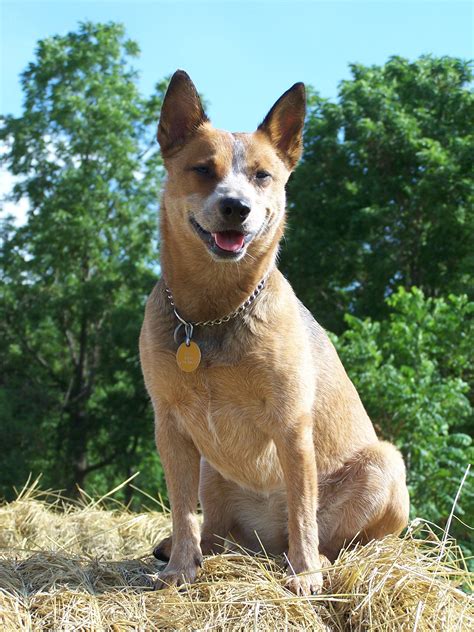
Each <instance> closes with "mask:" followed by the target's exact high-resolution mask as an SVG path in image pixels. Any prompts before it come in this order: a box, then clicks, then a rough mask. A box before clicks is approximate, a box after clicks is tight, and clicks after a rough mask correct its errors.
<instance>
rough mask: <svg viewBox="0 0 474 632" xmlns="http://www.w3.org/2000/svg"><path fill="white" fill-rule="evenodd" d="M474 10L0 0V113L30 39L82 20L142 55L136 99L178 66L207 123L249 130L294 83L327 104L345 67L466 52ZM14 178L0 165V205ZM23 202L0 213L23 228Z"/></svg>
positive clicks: (470, 53) (14, 98) (13, 107)
mask: <svg viewBox="0 0 474 632" xmlns="http://www.w3.org/2000/svg"><path fill="white" fill-rule="evenodd" d="M473 14H474V4H473V3H472V2H457V1H456V0H398V1H397V2H393V1H390V0H372V1H366V2H359V1H358V0H349V1H348V0H346V1H340V0H332V1H331V2H328V1H325V2H324V1H319V0H294V1H293V2H289V1H285V0H260V1H244V0H241V1H239V2H235V1H228V0H214V1H208V2H200V1H199V0H194V1H193V2H189V1H185V0H174V1H172V0H139V1H136V2H130V0H122V1H117V0H102V1H101V2H94V1H91V0H82V2H74V1H69V0H53V1H49V2H46V1H42V0H30V1H29V2H24V1H22V0H0V114H14V115H15V116H19V115H21V110H22V93H21V89H20V84H19V75H20V73H21V72H22V71H23V70H24V69H25V67H26V66H27V64H28V63H29V62H30V61H32V60H33V59H34V54H35V47H36V43H37V41H38V40H40V39H43V38H46V37H50V36H52V35H55V34H66V33H67V32H69V31H73V30H75V29H76V28H77V24H78V22H80V21H85V20H92V21H102V22H107V21H118V22H122V23H123V24H124V25H125V27H126V30H127V33H128V35H129V37H131V38H132V39H134V40H136V41H137V42H138V44H139V46H140V48H141V51H142V52H141V56H140V58H139V59H138V60H134V65H135V67H136V68H137V69H138V70H139V72H140V88H141V90H142V91H143V94H145V95H146V94H149V93H151V92H152V90H153V86H154V85H155V83H157V82H158V81H159V80H161V79H162V78H163V77H165V76H168V75H171V74H172V73H173V72H174V71H175V70H176V69H177V68H183V69H184V70H186V71H187V72H188V73H189V74H190V75H191V77H192V79H193V81H194V83H195V84H196V86H197V88H198V90H199V91H200V92H201V94H203V95H204V97H205V99H206V101H207V103H208V107H207V113H208V115H209V116H210V118H211V120H212V122H213V124H214V125H215V126H216V127H219V128H224V129H229V130H232V131H252V130H254V129H255V128H256V127H257V125H258V124H259V123H260V122H261V121H262V120H263V118H264V116H265V114H266V113H267V112H268V110H269V109H270V107H271V106H272V104H273V103H274V102H275V101H276V99H277V98H278V97H279V96H280V95H281V94H282V93H283V92H284V91H285V90H286V89H287V88H289V87H290V86H291V85H293V83H295V82H296V81H304V82H305V83H307V84H311V85H312V86H313V87H314V88H315V89H316V90H317V91H318V92H319V93H320V94H321V95H322V96H324V97H327V98H330V99H336V98H337V91H338V84H339V82H340V81H341V80H342V79H347V78H349V77H350V70H349V66H348V65H349V63H351V62H357V63H362V64H366V65H371V64H383V63H384V62H385V61H387V59H388V58H389V57H390V56H392V55H401V56H403V57H407V58H408V59H411V60H413V59H415V58H417V57H418V56H420V55H423V54H428V53H430V54H433V55H437V56H438V55H453V56H459V57H463V58H470V59H472V58H473V57H474V43H473V38H474V20H473ZM158 115H159V113H158V112H157V119H158ZM1 151H2V149H1V147H0V152H1ZM13 183H14V178H13V176H12V175H11V174H10V173H9V172H8V171H6V170H5V169H1V170H0V200H1V199H2V198H4V196H5V195H8V193H9V192H10V191H11V188H12V186H13ZM27 209H28V201H27V200H25V199H23V200H21V201H20V202H19V203H18V204H14V203H13V202H5V203H4V204H3V208H2V211H3V213H5V214H10V213H12V214H13V215H14V216H15V217H16V222H17V224H22V223H23V222H24V221H25V218H26V212H27Z"/></svg>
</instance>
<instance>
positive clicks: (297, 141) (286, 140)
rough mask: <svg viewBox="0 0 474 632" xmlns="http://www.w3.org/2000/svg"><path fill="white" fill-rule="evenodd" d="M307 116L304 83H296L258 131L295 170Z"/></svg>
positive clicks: (279, 101) (300, 151)
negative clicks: (266, 137)
mask: <svg viewBox="0 0 474 632" xmlns="http://www.w3.org/2000/svg"><path fill="white" fill-rule="evenodd" d="M305 114H306V92H305V88H304V83H301V82H300V83H295V85H294V86H291V88H290V89H289V90H287V91H286V92H285V93H284V94H283V95H282V96H281V97H280V98H279V99H278V101H277V102H276V103H275V105H274V106H273V107H272V109H271V110H270V112H269V113H268V114H267V116H266V117H265V119H264V121H263V123H261V125H259V127H258V129H259V130H261V131H262V132H265V134H267V136H268V137H269V138H270V140H271V142H272V144H273V146H274V147H275V149H276V150H277V152H278V153H279V155H280V157H281V158H282V159H283V160H284V162H286V164H287V165H288V166H289V167H290V169H294V168H295V166H296V163H297V162H298V160H299V159H300V158H301V153H302V151H303V125H304V117H305Z"/></svg>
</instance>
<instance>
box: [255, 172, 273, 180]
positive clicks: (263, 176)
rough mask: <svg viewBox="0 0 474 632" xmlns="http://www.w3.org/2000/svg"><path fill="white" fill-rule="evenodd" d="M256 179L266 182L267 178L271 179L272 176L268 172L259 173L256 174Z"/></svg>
mask: <svg viewBox="0 0 474 632" xmlns="http://www.w3.org/2000/svg"><path fill="white" fill-rule="evenodd" d="M255 177H256V178H257V180H266V179H267V178H269V177H270V174H269V173H268V171H263V170H260V171H257V173H256V174H255Z"/></svg>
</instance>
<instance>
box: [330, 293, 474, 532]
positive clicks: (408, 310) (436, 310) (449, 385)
mask: <svg viewBox="0 0 474 632" xmlns="http://www.w3.org/2000/svg"><path fill="white" fill-rule="evenodd" d="M386 304H387V307H388V309H389V317H388V319H386V320H384V321H382V322H378V321H373V320H371V319H364V320H361V319H359V318H356V317H354V316H347V318H346V320H347V324H348V329H347V330H346V331H345V332H344V334H342V336H340V337H339V339H336V345H337V348H338V351H339V353H340V354H341V357H342V359H343V362H344V365H345V366H346V369H347V371H348V373H349V375H350V376H351V378H352V379H353V380H354V383H355V384H356V386H357V388H358V390H359V392H360V394H361V397H362V401H363V402H364V404H365V406H366V408H367V411H368V413H369V415H370V416H371V418H372V420H373V422H374V424H375V426H376V428H377V430H378V432H379V434H381V435H382V436H384V437H385V438H386V439H389V440H390V441H393V442H394V443H395V444H396V445H397V446H398V447H399V448H400V449H401V450H402V452H403V455H404V457H405V463H406V465H407V470H408V484H409V489H410V497H411V504H412V516H413V517H414V516H421V517H422V518H426V519H428V520H431V521H433V522H435V523H436V524H438V525H445V524H446V520H447V518H448V516H449V513H450V511H451V508H452V506H453V502H454V497H455V495H456V492H457V490H458V487H459V484H460V482H461V479H462V478H463V475H464V472H465V470H466V467H467V465H468V464H469V463H472V462H473V459H474V446H473V443H472V438H471V437H472V434H473V430H474V415H473V409H472V406H471V405H470V402H469V399H468V393H469V382H472V365H471V355H472V340H473V338H474V330H473V319H472V316H473V314H474V303H473V302H469V301H468V299H467V297H465V296H454V295H450V296H449V297H447V298H426V297H424V295H423V293H422V292H421V291H420V290H419V289H416V288H413V289H412V290H411V291H410V292H407V291H406V290H404V289H403V288H400V289H399V291H398V292H397V293H396V294H394V295H392V296H391V297H390V298H389V299H387V301H386ZM469 435H471V436H469ZM473 481H474V476H473V475H472V474H471V475H470V476H469V478H468V481H467V484H466V485H465V488H464V490H463V492H462V495H461V500H460V503H459V504H458V506H457V508H456V513H457V515H459V516H460V517H461V519H465V518H466V516H468V517H469V516H472V515H474V489H473V487H474V486H473ZM453 534H454V535H456V536H457V537H458V538H459V539H460V540H461V541H463V542H465V543H467V542H468V541H469V539H470V538H469V533H468V528H465V527H464V526H463V524H462V523H461V522H456V521H455V522H454V531H453Z"/></svg>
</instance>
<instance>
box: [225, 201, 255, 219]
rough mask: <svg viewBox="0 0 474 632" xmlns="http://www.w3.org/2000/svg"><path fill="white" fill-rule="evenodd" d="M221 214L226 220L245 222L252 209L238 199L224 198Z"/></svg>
mask: <svg viewBox="0 0 474 632" xmlns="http://www.w3.org/2000/svg"><path fill="white" fill-rule="evenodd" d="M220 209H221V214H222V216H223V217H224V219H228V220H230V219H233V220H234V221H240V222H243V221H244V219H245V218H246V217H247V215H248V214H249V213H250V207H249V206H247V205H246V204H245V202H242V200H238V199H236V198H224V199H223V200H221V202H220Z"/></svg>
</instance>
